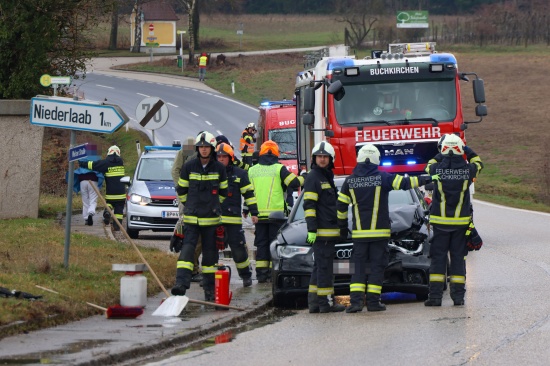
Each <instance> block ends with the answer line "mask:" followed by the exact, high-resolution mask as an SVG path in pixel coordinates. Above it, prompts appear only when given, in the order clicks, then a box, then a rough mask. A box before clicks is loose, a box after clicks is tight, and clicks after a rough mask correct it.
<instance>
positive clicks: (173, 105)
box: [166, 103, 179, 108]
mask: <svg viewBox="0 0 550 366" xmlns="http://www.w3.org/2000/svg"><path fill="white" fill-rule="evenodd" d="M166 104H168V105H171V106H172V107H176V108H179V107H178V106H177V105H175V104H172V103H166Z"/></svg>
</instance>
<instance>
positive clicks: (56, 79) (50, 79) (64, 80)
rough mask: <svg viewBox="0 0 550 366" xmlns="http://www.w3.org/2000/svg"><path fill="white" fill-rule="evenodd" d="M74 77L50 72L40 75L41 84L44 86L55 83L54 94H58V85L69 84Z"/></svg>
mask: <svg viewBox="0 0 550 366" xmlns="http://www.w3.org/2000/svg"><path fill="white" fill-rule="evenodd" d="M71 81H72V79H71V77H70V76H50V75H48V74H44V75H42V76H41V77H40V85H42V86H46V87H47V86H50V85H53V95H54V96H56V95H57V86H58V85H59V84H63V85H69V84H70V83H71Z"/></svg>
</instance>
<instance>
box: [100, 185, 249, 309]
mask: <svg viewBox="0 0 550 366" xmlns="http://www.w3.org/2000/svg"><path fill="white" fill-rule="evenodd" d="M91 186H92V188H93V189H94V191H95V192H96V193H97V196H98V197H99V199H100V200H101V203H103V205H104V206H105V208H106V209H107V210H108V211H109V213H110V214H111V217H112V218H113V219H114V220H115V222H116V224H117V225H118V227H119V228H120V230H121V232H122V233H123V234H124V236H125V237H126V239H127V240H128V241H129V242H130V244H132V246H133V247H134V249H135V250H136V252H137V254H138V255H139V257H140V258H141V260H142V261H143V263H145V265H146V266H147V268H148V269H149V272H150V273H151V275H152V276H153V278H154V279H155V281H157V283H158V285H159V287H160V288H161V290H162V292H164V294H165V295H166V296H167V297H168V298H167V299H166V300H164V301H163V302H162V304H160V306H159V307H158V308H157V310H155V311H154V312H153V315H156V316H178V315H180V314H181V312H182V311H183V309H184V308H185V305H187V303H188V302H190V303H194V304H200V305H209V306H215V307H218V308H225V309H233V310H239V311H244V309H243V308H238V307H236V306H231V305H223V304H216V303H214V302H209V301H201V300H193V299H190V298H188V297H187V296H170V294H169V293H168V291H166V288H165V287H164V285H163V284H162V282H160V280H159V278H158V277H157V275H156V273H155V271H153V268H151V266H150V265H149V262H147V261H146V260H145V258H144V257H143V254H141V252H140V250H139V248H138V247H137V245H136V243H134V241H133V240H132V238H130V236H129V235H128V233H127V232H126V230H125V229H124V228H123V227H122V224H121V223H120V221H118V219H117V217H116V216H115V213H114V212H113V210H111V208H110V207H109V205H108V204H107V201H105V199H104V198H103V196H102V195H101V193H100V192H99V190H98V189H97V188H96V187H95V185H93V184H91Z"/></svg>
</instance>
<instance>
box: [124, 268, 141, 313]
mask: <svg viewBox="0 0 550 366" xmlns="http://www.w3.org/2000/svg"><path fill="white" fill-rule="evenodd" d="M146 304H147V277H145V276H143V275H142V274H141V272H137V273H136V272H126V276H124V277H122V278H121V279H120V305H122V306H141V307H145V305H146Z"/></svg>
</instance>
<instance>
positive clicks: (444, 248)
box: [424, 134, 483, 306]
mask: <svg viewBox="0 0 550 366" xmlns="http://www.w3.org/2000/svg"><path fill="white" fill-rule="evenodd" d="M464 154H466V157H467V159H468V161H466V160H464V158H463V155H464ZM440 159H441V161H437V160H439V159H437V158H434V159H431V160H430V161H429V162H428V165H427V166H426V172H428V174H432V175H438V176H439V179H438V180H437V181H435V182H434V184H435V187H434V193H433V196H432V204H431V207H430V225H431V226H432V227H433V239H432V245H431V247H430V257H431V264H430V293H429V295H428V299H427V300H426V301H425V302H424V305H426V306H441V301H442V298H443V288H444V287H445V281H446V280H447V276H446V274H445V272H446V268H447V253H449V254H450V258H451V263H450V277H451V284H450V295H451V299H452V300H453V304H454V305H457V306H459V305H464V294H465V292H466V267H465V262H464V255H465V253H467V252H466V250H467V249H466V248H467V246H466V243H467V237H466V234H467V231H468V228H469V226H470V224H471V222H472V210H471V201H470V191H469V187H470V185H471V184H472V182H474V181H475V179H476V178H477V175H478V174H479V172H480V171H481V169H482V168H483V163H482V162H481V159H480V158H479V156H478V155H477V154H476V153H475V152H474V151H473V150H472V149H470V148H469V147H467V146H465V145H464V142H463V141H462V139H461V138H460V137H458V136H457V135H454V134H448V135H445V136H444V138H443V139H442V142H441V157H440Z"/></svg>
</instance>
